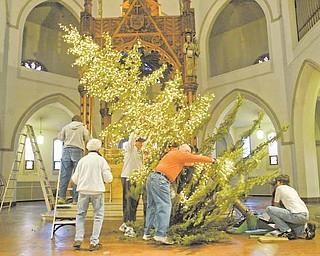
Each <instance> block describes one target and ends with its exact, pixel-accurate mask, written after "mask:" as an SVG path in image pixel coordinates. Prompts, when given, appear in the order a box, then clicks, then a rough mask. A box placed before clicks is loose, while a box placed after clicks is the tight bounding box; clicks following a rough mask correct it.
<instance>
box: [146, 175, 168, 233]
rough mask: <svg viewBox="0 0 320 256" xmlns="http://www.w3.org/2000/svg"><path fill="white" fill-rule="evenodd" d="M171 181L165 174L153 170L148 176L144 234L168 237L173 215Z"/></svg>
mask: <svg viewBox="0 0 320 256" xmlns="http://www.w3.org/2000/svg"><path fill="white" fill-rule="evenodd" d="M171 206H172V205H171V198H170V182H169V180H167V179H166V178H165V177H164V176H162V175H160V174H159V173H156V172H151V173H150V174H149V176H148V178H147V211H146V221H145V228H144V234H146V235H150V230H151V228H152V227H153V226H154V227H155V235H156V236H161V237H166V236H167V230H168V228H169V223H170V215H171Z"/></svg>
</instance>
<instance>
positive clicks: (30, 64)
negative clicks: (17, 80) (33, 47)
mask: <svg viewBox="0 0 320 256" xmlns="http://www.w3.org/2000/svg"><path fill="white" fill-rule="evenodd" d="M21 66H23V67H26V68H31V69H35V70H38V71H48V70H47V68H46V67H45V66H44V65H42V64H41V63H40V62H39V61H37V60H24V61H22V62H21Z"/></svg>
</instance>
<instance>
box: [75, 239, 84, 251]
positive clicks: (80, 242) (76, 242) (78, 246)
mask: <svg viewBox="0 0 320 256" xmlns="http://www.w3.org/2000/svg"><path fill="white" fill-rule="evenodd" d="M81 245H82V241H80V240H77V241H74V243H73V247H74V249H76V250H79V249H80V247H81Z"/></svg>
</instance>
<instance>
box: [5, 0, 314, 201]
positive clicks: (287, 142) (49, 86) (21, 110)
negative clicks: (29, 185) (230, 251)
mask: <svg viewBox="0 0 320 256" xmlns="http://www.w3.org/2000/svg"><path fill="white" fill-rule="evenodd" d="M41 2H43V1H41V0H31V1H27V0H25V1H22V0H10V1H0V117H1V118H0V173H2V174H4V175H5V176H7V175H8V173H9V171H10V168H11V165H12V161H13V148H14V144H15V143H16V142H17V136H16V135H17V133H18V132H19V129H20V128H21V127H22V126H23V125H24V123H23V122H26V121H27V119H28V118H29V117H28V118H27V117H26V116H25V115H26V114H27V115H31V114H32V112H35V111H36V110H37V109H36V108H32V107H33V106H35V105H36V104H37V102H39V101H41V100H43V99H44V98H46V97H49V96H50V95H52V94H56V93H59V94H62V95H65V96H66V97H67V98H68V99H69V100H70V102H71V101H73V102H75V103H79V93H78V91H77V85H78V80H77V79H76V78H70V77H68V76H62V75H55V74H52V73H43V72H37V71H33V70H27V69H26V68H22V67H20V60H21V55H22V38H23V27H24V24H25V20H26V18H27V16H28V14H29V13H30V11H31V10H32V8H34V6H36V5H37V4H39V3H41ZM61 2H62V3H64V5H65V6H66V7H68V9H69V10H70V11H71V12H72V13H74V14H75V15H78V14H79V13H80V10H82V9H83V3H84V1H82V0H70V1H61ZM109 2H110V3H109ZM111 2H112V3H111ZM176 2H178V1H176ZM191 2H192V4H191V6H192V7H195V8H196V10H195V16H196V28H197V29H196V31H197V38H198V41H199V45H200V58H199V66H198V83H199V89H198V92H199V93H201V94H202V93H204V92H213V93H214V94H215V95H216V97H215V98H214V100H213V102H212V109H213V110H216V107H217V106H218V104H219V103H220V101H221V99H224V98H226V97H227V96H228V94H230V93H231V92H233V91H244V92H249V93H250V94H251V95H252V97H256V98H257V99H259V100H260V103H259V101H257V102H258V104H261V106H267V107H268V109H269V111H270V112H272V114H273V115H274V116H273V118H275V119H277V120H279V125H284V124H286V123H289V124H290V125H291V126H290V128H289V130H288V132H286V133H285V134H284V136H283V138H282V139H281V141H280V145H281V146H280V154H281V163H280V167H281V168H282V169H283V170H285V171H286V172H287V173H288V174H290V176H292V177H293V185H294V186H295V187H296V188H298V189H299V192H301V195H302V196H303V197H320V195H319V187H317V185H318V184H319V181H318V180H319V177H317V176H316V175H315V173H314V172H313V173H311V174H310V175H309V171H310V170H312V169H314V168H317V166H316V163H315V162H314V160H312V161H311V162H310V163H309V165H307V163H306V161H307V160H308V158H307V157H308V155H310V154H313V155H314V156H315V158H317V159H319V157H317V153H316V149H312V148H310V147H309V146H308V145H307V147H309V148H305V145H306V144H304V143H305V142H304V141H303V134H304V133H303V131H305V130H306V128H308V127H302V126H303V122H302V120H303V119H301V117H299V118H297V115H299V116H301V115H302V114H301V113H303V111H302V110H301V109H298V111H297V113H295V112H294V107H295V106H297V104H298V103H300V101H297V99H296V97H295V92H296V87H297V86H298V80H299V76H300V75H301V72H302V71H301V70H302V69H303V68H302V66H303V65H304V63H305V61H310V62H312V63H313V64H314V65H315V66H316V67H319V66H320V54H319V45H320V37H319V35H320V23H319V22H318V24H317V25H316V26H315V27H314V28H313V29H312V30H311V31H310V32H309V33H308V34H307V35H306V36H305V37H304V38H303V39H302V40H301V41H300V42H296V41H295V40H296V32H295V26H294V25H292V22H294V20H295V19H294V15H293V13H292V10H289V8H291V7H292V6H291V5H292V0H290V1H281V0H279V1H274V0H257V1H256V2H257V3H258V4H259V5H260V6H261V8H262V9H263V11H264V13H265V16H266V21H267V24H266V25H267V30H268V39H267V40H268V43H269V52H270V56H271V61H270V62H266V63H262V64H259V65H254V66H249V67H245V68H242V69H238V70H234V71H232V72H228V73H225V74H222V75H219V76H212V77H211V75H210V68H209V67H210V66H209V63H210V58H211V57H210V56H208V49H209V48H210V47H214V45H212V46H210V45H209V44H208V42H209V39H208V38H209V36H210V31H211V28H212V26H213V23H214V21H215V19H216V18H217V16H218V14H219V12H220V11H221V8H223V6H225V5H226V4H227V3H228V1H227V0H206V1H204V0H192V1H191ZM93 3H94V11H95V12H96V13H97V1H96V0H94V1H93ZM121 3H122V0H112V1H107V2H106V1H104V12H103V15H104V16H109V17H110V16H119V15H120V4H121ZM159 3H160V4H161V5H162V11H163V12H164V13H166V14H170V15H171V14H178V13H179V10H178V9H177V6H178V5H177V4H176V3H175V5H174V6H173V7H171V4H172V1H168V0H159ZM6 5H7V6H6ZM6 10H7V11H8V14H9V15H8V17H7V16H6ZM7 19H8V24H7ZM29 25H30V24H29ZM32 29H34V28H32ZM228 36H229V35H228ZM229 37H231V36H229ZM36 42H37V41H34V42H33V43H34V46H35V45H36ZM264 42H266V39H264ZM27 54H28V56H31V54H32V52H28V53H27ZM313 87H314V88H318V89H319V87H320V86H316V85H314V86H313ZM300 91H303V90H300ZM300 91H299V92H300ZM314 93H316V94H317V95H318V91H315V92H314ZM306 95H308V94H307V93H305V94H304V95H303V97H305V96H306ZM302 102H303V101H302ZM70 109H71V108H70ZM27 110H29V111H27ZM72 110H74V109H72ZM97 114H98V113H97ZM218 115H219V113H218V111H217V112H216V111H213V112H212V120H215V119H217V118H216V117H217V116H218ZM310 115H314V113H310ZM297 121H299V123H297ZM294 122H296V123H294ZM98 123H99V121H98V122H97V124H96V125H97V126H98ZM64 124H65V123H63V124H61V126H62V125H64ZM214 124H215V123H211V124H209V125H210V126H211V127H210V128H213V126H214ZM293 125H295V126H298V128H296V132H294V131H293ZM312 125H313V126H314V123H312ZM299 126H301V127H300V128H299ZM209 130H210V129H209ZM57 132H58V131H57ZM95 133H98V129H97V131H95ZM54 134H55V131H50V132H48V138H49V139H52V138H53V137H54V136H55V135H54ZM45 145H46V144H45ZM45 145H44V149H43V151H44V154H46V156H45V159H46V161H47V162H48V163H47V165H46V168H48V170H51V169H50V168H52V167H50V166H51V162H50V160H48V158H49V157H48V156H47V155H49V151H50V149H49V147H46V146H45ZM318 155H319V154H318ZM263 165H264V167H263V168H265V169H266V168H268V166H267V164H266V163H264V164H263ZM259 173H260V171H257V172H256V173H254V174H257V175H258V174H259ZM31 176H32V175H31ZM31 176H30V177H27V178H26V177H24V179H26V180H27V181H29V180H30V179H32V178H31ZM50 178H52V179H54V176H52V177H50ZM314 180H317V181H318V182H317V183H315V182H313V181H314ZM265 189H267V188H265ZM257 193H258V194H259V193H262V194H263V193H265V191H262V192H261V191H260V190H259V189H257Z"/></svg>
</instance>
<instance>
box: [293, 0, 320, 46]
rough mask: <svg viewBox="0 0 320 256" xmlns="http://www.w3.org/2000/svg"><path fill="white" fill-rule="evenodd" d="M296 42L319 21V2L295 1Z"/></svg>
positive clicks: (310, 0)
mask: <svg viewBox="0 0 320 256" xmlns="http://www.w3.org/2000/svg"><path fill="white" fill-rule="evenodd" d="M295 9H296V19H297V31H298V40H299V41H300V40H301V39H302V37H303V36H305V34H307V33H308V31H309V30H310V29H311V28H312V27H313V26H314V25H315V24H316V23H317V22H318V21H319V20H320V0H295Z"/></svg>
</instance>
